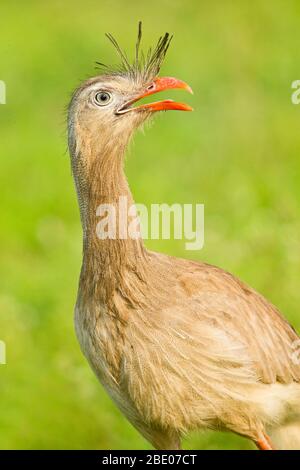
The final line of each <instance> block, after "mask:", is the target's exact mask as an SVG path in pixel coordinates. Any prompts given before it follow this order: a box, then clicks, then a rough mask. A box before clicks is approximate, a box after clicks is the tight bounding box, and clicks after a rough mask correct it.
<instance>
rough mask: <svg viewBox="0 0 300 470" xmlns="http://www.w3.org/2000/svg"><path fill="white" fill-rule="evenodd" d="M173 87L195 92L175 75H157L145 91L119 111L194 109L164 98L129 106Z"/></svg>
mask: <svg viewBox="0 0 300 470" xmlns="http://www.w3.org/2000/svg"><path fill="white" fill-rule="evenodd" d="M173 88H180V89H183V90H186V91H188V92H189V93H193V90H192V89H191V87H190V86H189V85H188V84H187V83H185V82H183V81H182V80H178V79H177V78H174V77H157V78H155V79H154V80H153V82H152V83H151V84H150V85H149V86H148V87H147V88H146V89H145V91H144V92H143V93H141V94H140V95H138V96H136V97H135V98H134V99H132V100H131V101H130V102H127V103H126V105H125V106H124V107H122V109H120V110H119V113H125V112H127V111H130V110H135V111H136V110H137V111H140V110H141V111H142V110H147V111H152V112H154V111H169V110H178V111H193V108H192V107H191V106H189V105H188V104H185V103H178V102H176V101H173V100H162V101H156V102H154V103H146V104H141V105H139V106H136V107H133V108H132V107H129V106H130V105H132V104H134V103H136V102H137V101H139V100H141V99H142V98H146V97H147V96H150V95H154V94H155V93H159V92H161V91H166V90H171V89H173Z"/></svg>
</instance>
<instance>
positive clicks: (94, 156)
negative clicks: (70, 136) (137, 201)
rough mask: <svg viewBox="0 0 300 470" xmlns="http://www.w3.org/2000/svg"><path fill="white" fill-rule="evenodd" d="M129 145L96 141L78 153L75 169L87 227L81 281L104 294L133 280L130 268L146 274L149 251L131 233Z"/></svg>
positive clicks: (74, 162) (74, 159)
mask: <svg viewBox="0 0 300 470" xmlns="http://www.w3.org/2000/svg"><path fill="white" fill-rule="evenodd" d="M124 152H125V146H124V145H121V144H116V143H115V142H114V145H113V144H112V143H110V142H108V143H107V145H105V146H103V147H102V148H100V149H99V143H98V142H93V141H90V142H88V143H87V144H85V145H81V147H80V148H79V151H78V153H77V154H76V155H75V156H73V174H74V179H75V184H76V189H77V194H78V201H79V207H80V215H81V222H82V228H83V265H82V272H81V283H83V284H86V286H89V287H90V289H91V290H95V288H97V286H98V287H99V286H101V289H102V294H101V296H102V297H106V298H107V297H109V296H111V295H113V291H114V289H115V288H116V286H118V287H119V288H122V284H123V283H125V282H127V280H126V275H127V273H131V274H132V273H135V274H136V275H137V276H138V277H139V278H143V272H144V270H145V262H146V261H145V260H146V252H145V249H144V245H143V241H142V239H141V237H132V236H130V234H129V233H128V229H129V226H130V224H131V223H132V216H129V215H128V208H129V207H132V205H133V204H134V202H133V198H132V195H131V192H130V190H129V187H128V183H127V180H126V177H125V174H124V169H123V161H124Z"/></svg>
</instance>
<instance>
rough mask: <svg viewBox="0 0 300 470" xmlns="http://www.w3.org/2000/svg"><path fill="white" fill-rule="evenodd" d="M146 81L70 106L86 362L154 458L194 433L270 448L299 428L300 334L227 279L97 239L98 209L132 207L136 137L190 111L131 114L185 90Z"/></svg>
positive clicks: (115, 86) (79, 95)
mask: <svg viewBox="0 0 300 470" xmlns="http://www.w3.org/2000/svg"><path fill="white" fill-rule="evenodd" d="M164 53H165V51H164ZM155 72H157V70H156V71H155ZM139 78H140V79H139V80H137V79H136V77H134V78H132V76H131V75H130V74H127V75H126V74H120V75H117V74H116V75H111V76H109V75H102V76H99V77H96V78H95V79H92V80H89V81H87V82H85V83H84V84H83V85H82V86H81V87H80V88H79V89H78V90H77V91H76V93H75V94H74V97H73V100H72V103H71V106H70V113H69V146H70V153H71V156H72V169H73V174H74V178H75V182H76V188H77V193H78V199H79V205H80V212H81V220H82V225H83V232H84V245H83V264H82V270H81V276H80V284H79V292H78V299H77V304H76V309H75V325H76V332H77V336H78V338H79V342H80V344H81V348H82V351H83V353H84V354H85V356H86V357H87V359H88V361H89V363H90V365H91V367H92V369H93V370H94V372H95V373H96V375H97V376H98V378H99V380H100V382H101V383H102V384H103V386H104V387H105V388H106V390H107V391H108V393H109V394H110V396H111V397H112V398H113V400H114V401H115V402H116V404H117V405H118V407H119V408H120V409H121V411H122V412H123V413H124V414H125V415H126V417H127V418H128V419H129V421H131V422H132V424H133V425H134V426H135V427H136V428H137V429H138V430H139V431H140V432H141V434H142V435H143V436H144V437H146V439H148V440H149V441H150V442H151V443H152V444H153V445H154V446H155V447H156V448H158V449H176V448H178V447H179V446H180V440H181V437H182V435H183V434H184V433H186V432H188V431H190V430H195V429H200V428H210V429H220V430H229V431H233V432H235V433H237V434H240V435H242V436H245V437H248V438H250V439H251V440H253V441H254V442H256V443H257V445H258V446H259V447H260V448H268V447H270V444H269V441H268V438H267V436H266V433H267V430H268V429H269V428H273V427H278V426H280V425H282V424H285V423H287V422H288V423H290V422H292V421H293V422H298V420H299V419H300V383H299V382H300V364H299V361H296V360H294V356H293V353H294V352H295V351H294V348H295V344H298V343H297V342H298V340H299V337H298V336H297V334H296V332H295V331H294V330H293V328H292V327H291V326H290V325H289V324H288V322H287V321H286V320H285V319H284V318H283V317H282V316H281V314H280V313H279V312H278V311H277V310H276V308H275V307H274V306H272V305H271V304H270V303H268V302H267V301H266V300H265V299H264V298H263V297H262V296H261V295H259V294H258V293H256V292H255V291H254V290H252V289H251V288H249V287H248V286H246V285H245V284H243V283H242V282H240V281H239V280H238V279H237V278H235V277H234V276H232V275H231V274H229V273H227V272H225V271H223V270H221V269H219V268H216V267H214V266H210V265H208V264H205V263H198V262H194V261H189V260H183V259H178V258H173V257H170V256H167V255H164V254H159V253H154V252H151V251H148V250H146V248H145V247H144V245H143V242H142V240H141V238H136V239H131V238H127V239H123V238H122V239H118V238H114V239H109V238H106V239H101V238H99V236H98V235H97V222H98V218H97V217H96V214H97V207H98V206H99V205H100V204H108V203H109V204H111V205H113V206H117V204H118V200H119V198H120V197H121V196H123V197H126V198H127V199H128V200H129V202H132V196H131V193H130V190H129V188H128V184H127V181H126V178H125V175H124V172H123V158H124V152H125V149H126V146H127V144H128V142H129V140H130V137H131V135H132V133H133V131H134V130H135V128H136V127H138V126H139V125H140V124H142V123H143V122H144V121H145V120H146V118H147V117H148V116H149V112H152V111H153V110H161V109H184V108H183V107H181V108H180V107H179V105H180V106H184V105H182V104H178V103H172V104H170V103H171V102H169V101H165V102H160V103H155V104H153V105H151V106H152V109H151V110H149V105H144V106H141V107H139V108H131V107H130V108H128V103H130V105H131V104H132V103H133V102H135V101H137V99H138V97H141V96H145V94H152V93H154V92H155V91H153V88H152V87H153V86H154V87H155V86H156V87H158V84H159V85H160V86H161V85H162V83H168V88H175V87H180V88H183V87H184V86H183V82H179V81H177V82H171V81H170V80H171V79H169V78H168V79H167V80H166V81H165V82H163V80H165V79H154V81H153V77H150V76H147V79H145V76H143V77H139ZM142 78H143V79H144V81H143V80H142ZM158 80H160V81H159V82H158ZM172 80H175V79H172ZM149 83H150V85H149ZM170 83H173V86H170ZM174 83H175V85H174ZM176 83H177V86H176ZM150 87H151V88H150ZM185 87H186V86H185ZM166 88H167V86H166ZM161 89H162V88H161ZM99 90H100V91H99ZM145 90H146V92H145ZM149 90H151V91H149ZM112 91H113V92H116V93H117V94H118V97H119V98H114V99H115V100H116V103H115V105H114V107H113V108H112V110H113V112H112V113H111V115H109V114H107V113H108V112H109V111H108V109H109V106H108V107H107V110H104V108H103V109H102V104H101V109H98V108H97V109H96V108H95V109H94V102H93V103H91V98H90V97H91V96H93V97H94V96H95V93H98V94H99V93H102V95H103V94H105V93H107V94H110V93H112ZM156 91H160V90H159V89H157V90H156ZM91 94H92V95H91ZM102 98H103V96H102ZM102 98H101V100H102ZM118 99H119V102H118ZM162 103H163V105H164V106H165V108H162ZM98 104H99V103H98ZM98 104H97V106H98ZM111 106H113V104H112V105H111ZM172 106H173V107H172ZM176 106H177V107H176ZM129 111H130V112H129ZM101 113H102V114H101ZM106 117H107V119H108V123H107V122H105V119H106ZM121 215H122V214H121ZM121 215H120V214H119V215H118V217H120V216H121ZM124 217H128V216H127V215H125V214H124ZM127 222H128V224H129V220H127ZM118 223H119V219H118V220H117V224H118ZM299 429H300V428H299ZM299 442H300V440H299Z"/></svg>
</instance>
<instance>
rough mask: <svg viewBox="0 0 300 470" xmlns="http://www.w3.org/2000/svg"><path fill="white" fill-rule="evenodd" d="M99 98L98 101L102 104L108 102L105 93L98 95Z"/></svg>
mask: <svg viewBox="0 0 300 470" xmlns="http://www.w3.org/2000/svg"><path fill="white" fill-rule="evenodd" d="M99 98H100V101H102V102H104V101H107V100H108V95H107V93H100V95H99Z"/></svg>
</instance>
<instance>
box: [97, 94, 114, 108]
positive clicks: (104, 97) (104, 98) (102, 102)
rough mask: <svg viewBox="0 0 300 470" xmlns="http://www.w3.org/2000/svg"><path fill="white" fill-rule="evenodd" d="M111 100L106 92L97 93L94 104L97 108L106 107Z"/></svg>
mask: <svg viewBox="0 0 300 470" xmlns="http://www.w3.org/2000/svg"><path fill="white" fill-rule="evenodd" d="M111 100H112V96H111V94H110V93H108V92H107V91H98V93H96V95H95V103H96V104H97V105H98V106H106V105H107V104H108V103H110V102H111Z"/></svg>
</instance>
